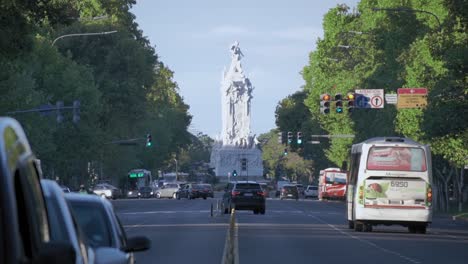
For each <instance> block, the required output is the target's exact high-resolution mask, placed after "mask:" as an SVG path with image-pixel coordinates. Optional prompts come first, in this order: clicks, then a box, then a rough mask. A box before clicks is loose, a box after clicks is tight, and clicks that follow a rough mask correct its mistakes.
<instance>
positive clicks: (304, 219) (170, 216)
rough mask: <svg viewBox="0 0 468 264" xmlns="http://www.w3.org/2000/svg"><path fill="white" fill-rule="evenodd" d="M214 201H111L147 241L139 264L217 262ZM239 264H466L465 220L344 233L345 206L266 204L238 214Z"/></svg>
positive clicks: (220, 227) (219, 224) (219, 240)
mask: <svg viewBox="0 0 468 264" xmlns="http://www.w3.org/2000/svg"><path fill="white" fill-rule="evenodd" d="M215 202H216V200H213V199H208V200H200V199H198V200H185V199H184V200H172V199H161V200H157V199H149V200H117V201H114V202H113V204H114V206H115V209H116V212H117V214H118V215H119V217H120V219H121V220H122V223H123V225H124V226H125V228H126V230H127V236H132V235H146V236H148V237H149V238H150V239H151V240H152V248H151V250H149V251H146V252H142V253H137V254H136V257H137V262H138V263H175V264H178V263H184V264H185V263H207V264H209V263H221V261H222V257H223V250H224V244H225V241H226V234H227V232H226V231H227V229H228V222H229V216H228V215H220V216H216V215H215V216H214V217H211V216H210V205H211V203H214V204H215ZM236 222H237V230H238V243H237V244H238V249H237V254H238V256H239V263H241V264H244V263H253V264H260V263H268V264H273V263H281V264H285V263H294V264H298V263H340V264H342V263H378V264H385V263H392V264H393V263H438V264H440V263H443V264H449V263H450V264H451V263H468V222H464V221H452V220H451V219H450V218H449V217H447V216H436V217H434V219H433V222H434V223H433V224H432V225H431V226H430V227H429V228H428V232H427V234H410V233H408V232H407V229H406V228H403V227H399V226H388V227H387V226H377V227H374V230H373V232H372V233H362V232H361V233H356V232H354V231H353V230H350V229H348V227H347V222H346V220H345V205H344V204H343V203H340V202H320V201H317V200H300V201H280V200H276V199H269V200H267V212H266V214H265V215H254V214H253V213H252V212H250V211H237V212H236Z"/></svg>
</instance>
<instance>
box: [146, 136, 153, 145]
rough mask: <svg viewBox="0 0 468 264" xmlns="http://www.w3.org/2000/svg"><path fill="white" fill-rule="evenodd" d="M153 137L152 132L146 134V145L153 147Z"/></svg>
mask: <svg viewBox="0 0 468 264" xmlns="http://www.w3.org/2000/svg"><path fill="white" fill-rule="evenodd" d="M152 141H153V138H152V137H151V134H147V135H146V147H151V146H152V145H153V142H152Z"/></svg>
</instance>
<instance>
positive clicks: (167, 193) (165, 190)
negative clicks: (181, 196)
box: [156, 183, 183, 199]
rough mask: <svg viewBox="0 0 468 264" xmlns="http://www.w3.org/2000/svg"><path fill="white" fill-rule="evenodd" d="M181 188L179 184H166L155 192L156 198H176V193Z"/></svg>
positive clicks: (181, 185)
mask: <svg viewBox="0 0 468 264" xmlns="http://www.w3.org/2000/svg"><path fill="white" fill-rule="evenodd" d="M182 187H183V184H180V183H166V184H165V185H163V186H162V187H161V188H159V189H158V190H157V191H156V198H173V199H176V198H177V191H179V189H181V188H182Z"/></svg>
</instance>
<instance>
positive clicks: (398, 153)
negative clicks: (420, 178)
mask: <svg viewBox="0 0 468 264" xmlns="http://www.w3.org/2000/svg"><path fill="white" fill-rule="evenodd" d="M367 169H368V170H388V171H426V170H427V166H426V155H425V152H424V150H423V149H421V148H410V147H372V148H371V149H370V151H369V156H368V158H367Z"/></svg>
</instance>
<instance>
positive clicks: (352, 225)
mask: <svg viewBox="0 0 468 264" xmlns="http://www.w3.org/2000/svg"><path fill="white" fill-rule="evenodd" d="M348 228H349V229H354V222H353V221H351V220H348Z"/></svg>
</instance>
